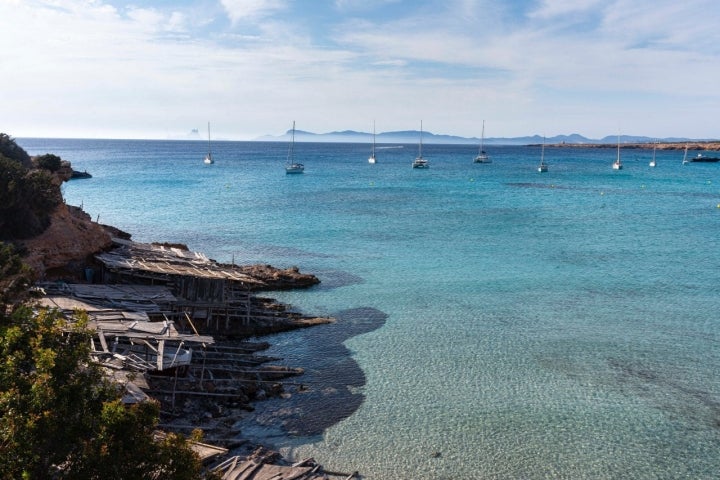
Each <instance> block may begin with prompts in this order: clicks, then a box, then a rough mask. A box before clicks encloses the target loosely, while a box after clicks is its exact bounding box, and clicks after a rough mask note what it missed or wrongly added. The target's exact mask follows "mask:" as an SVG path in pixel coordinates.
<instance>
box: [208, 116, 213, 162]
mask: <svg viewBox="0 0 720 480" xmlns="http://www.w3.org/2000/svg"><path fill="white" fill-rule="evenodd" d="M208 157H212V150H211V148H210V122H208Z"/></svg>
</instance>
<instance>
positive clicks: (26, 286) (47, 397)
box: [0, 134, 204, 480]
mask: <svg viewBox="0 0 720 480" xmlns="http://www.w3.org/2000/svg"><path fill="white" fill-rule="evenodd" d="M43 157H44V158H43V159H41V160H40V161H39V162H36V165H37V166H38V167H40V168H36V169H33V168H30V167H31V166H32V162H31V161H30V157H29V156H28V155H27V153H26V152H25V151H24V150H23V149H22V148H20V147H18V146H17V145H16V144H15V142H14V141H13V140H12V139H11V138H10V137H9V136H8V135H6V134H0V240H3V241H2V242H0V478H7V479H10V478H13V479H16V478H17V479H20V478H27V479H41V478H74V479H100V478H145V479H154V478H173V479H181V480H182V479H188V480H190V479H199V478H203V475H204V474H203V471H202V465H201V463H200V460H199V459H198V457H197V456H196V454H195V453H194V452H193V450H192V449H191V448H190V442H191V440H194V439H199V437H200V435H201V433H200V432H194V433H193V437H191V438H190V439H188V438H186V437H184V436H182V435H179V434H173V433H170V434H167V435H158V434H157V431H156V430H157V426H158V422H159V420H158V419H159V415H160V406H159V403H158V402H156V401H154V400H148V401H143V402H140V403H136V404H133V405H125V404H124V403H123V402H122V397H121V391H120V389H119V388H118V386H117V385H116V384H114V383H112V382H110V381H109V380H107V378H106V376H105V374H104V372H103V370H102V369H101V368H100V367H99V366H98V365H96V364H94V363H92V362H90V361H89V359H90V355H89V354H90V348H91V342H90V340H91V336H92V333H91V331H90V330H89V329H88V328H87V315H86V314H84V313H83V312H76V313H75V315H74V318H73V319H72V320H71V321H67V319H65V318H64V317H63V316H62V315H61V314H60V312H59V311H57V310H54V309H47V308H39V307H37V306H35V305H34V304H33V303H32V301H31V295H30V294H31V292H30V282H31V280H32V277H33V272H32V271H31V269H30V268H29V267H28V266H27V265H25V264H24V263H23V261H22V258H21V256H20V253H21V252H22V250H21V249H18V248H17V247H16V246H15V245H14V243H13V242H18V241H19V240H21V239H25V238H29V237H32V236H34V235H37V234H39V233H41V232H43V230H45V228H46V227H47V226H48V224H49V222H50V215H51V213H52V212H53V210H54V209H55V208H57V207H58V206H59V205H60V204H61V203H62V196H61V193H60V188H59V184H58V183H57V182H55V181H54V180H53V176H52V175H51V171H53V170H54V167H55V166H56V165H59V163H60V158H59V157H56V156H54V155H45V156H43ZM55 170H56V169H55Z"/></svg>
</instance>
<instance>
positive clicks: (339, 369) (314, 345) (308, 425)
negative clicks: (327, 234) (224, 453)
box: [242, 308, 387, 446]
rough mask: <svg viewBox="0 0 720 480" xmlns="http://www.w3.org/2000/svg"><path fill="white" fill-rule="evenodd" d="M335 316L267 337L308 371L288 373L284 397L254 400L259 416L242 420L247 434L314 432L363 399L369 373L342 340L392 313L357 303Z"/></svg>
mask: <svg viewBox="0 0 720 480" xmlns="http://www.w3.org/2000/svg"><path fill="white" fill-rule="evenodd" d="M334 316H335V318H336V319H337V322H336V323H334V324H329V325H321V326H318V327H312V328H309V329H303V330H297V331H294V332H291V334H290V335H285V334H281V335H285V336H284V337H280V336H273V337H270V338H268V340H269V341H270V343H271V344H273V345H274V346H273V348H272V350H273V351H272V352H271V353H272V354H273V355H278V356H282V357H283V359H284V361H285V362H286V363H288V364H290V365H293V366H299V367H302V368H303V369H304V371H305V373H304V374H303V375H301V376H299V377H296V378H292V379H289V382H288V383H287V384H286V387H285V392H286V394H285V398H278V399H270V400H267V401H263V402H258V403H256V404H255V405H256V410H255V412H254V414H253V415H252V416H251V418H250V420H253V421H254V422H253V421H251V422H243V423H246V425H243V427H242V430H243V436H244V437H246V438H251V439H254V440H258V441H261V442H263V443H273V444H278V443H284V441H285V440H287V438H288V437H315V436H318V435H321V434H322V433H323V432H324V431H325V429H327V428H329V427H331V426H332V425H334V424H336V423H338V422H340V421H342V420H344V419H345V418H347V417H349V416H350V415H352V414H353V413H354V412H355V411H356V410H357V409H358V408H359V407H360V405H362V402H363V401H364V399H365V396H364V394H363V393H362V392H361V388H362V387H363V386H364V385H365V374H364V373H363V371H362V369H361V368H360V366H359V365H358V364H357V362H356V361H355V360H354V359H353V358H352V357H351V354H350V351H349V350H348V349H347V347H345V345H343V342H345V341H346V340H348V339H349V338H352V337H354V336H356V335H362V334H364V333H368V332H371V331H373V330H375V329H378V328H380V327H382V326H383V325H384V324H385V321H386V319H387V315H386V314H385V313H383V312H381V311H380V310H377V309H374V308H354V309H349V310H343V311H341V312H338V313H337V314H335V315H334ZM276 340H279V342H276ZM276 446H277V445H276Z"/></svg>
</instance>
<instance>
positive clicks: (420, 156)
mask: <svg viewBox="0 0 720 480" xmlns="http://www.w3.org/2000/svg"><path fill="white" fill-rule="evenodd" d="M422 134H423V127H422V120H420V144H419V145H418V158H422Z"/></svg>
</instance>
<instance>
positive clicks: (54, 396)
mask: <svg viewBox="0 0 720 480" xmlns="http://www.w3.org/2000/svg"><path fill="white" fill-rule="evenodd" d="M76 317H77V318H76V322H74V323H73V324H72V325H68V324H67V323H66V322H65V320H63V319H62V317H61V316H60V314H59V313H58V312H57V311H56V310H47V309H40V310H37V311H33V310H32V309H30V308H29V307H27V306H23V307H20V308H17V309H16V310H15V311H14V312H13V313H12V314H11V315H9V316H8V315H5V314H3V313H2V312H0V478H2V479H10V478H12V479H15V478H18V479H19V478H33V479H42V478H73V479H88V480H89V479H110V478H138V479H155V478H173V479H181V480H184V479H198V478H201V476H200V471H201V470H200V468H201V467H200V462H199V460H198V459H197V457H196V456H195V455H194V453H193V452H192V451H191V450H190V449H189V448H188V444H187V441H186V440H185V439H184V438H183V437H181V436H178V435H168V436H167V437H165V439H163V440H160V441H155V438H154V430H155V427H156V426H157V421H158V413H159V407H158V404H157V403H155V402H143V403H140V404H137V405H134V406H131V407H127V406H124V405H123V404H122V402H121V400H120V392H119V391H118V389H117V388H116V387H114V386H113V385H111V384H110V383H108V382H107V381H105V380H104V379H103V375H102V372H101V370H100V368H99V367H98V366H96V365H94V364H92V363H88V359H89V358H90V357H89V354H90V339H91V335H92V334H91V332H90V331H89V330H88V329H87V328H86V323H87V316H86V315H85V314H82V313H78V314H77V315H76Z"/></svg>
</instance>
